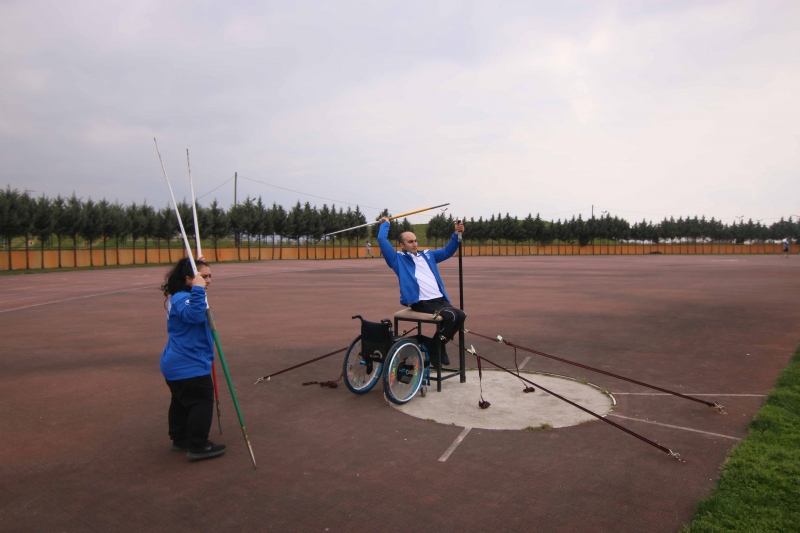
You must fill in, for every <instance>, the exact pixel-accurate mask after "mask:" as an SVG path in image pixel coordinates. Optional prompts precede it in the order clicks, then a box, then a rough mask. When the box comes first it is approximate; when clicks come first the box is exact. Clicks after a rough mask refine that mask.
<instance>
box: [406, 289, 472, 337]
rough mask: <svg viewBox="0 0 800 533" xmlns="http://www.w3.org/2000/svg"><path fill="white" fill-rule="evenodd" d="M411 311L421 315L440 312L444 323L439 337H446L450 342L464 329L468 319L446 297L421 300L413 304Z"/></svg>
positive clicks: (439, 327)
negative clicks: (465, 321)
mask: <svg viewBox="0 0 800 533" xmlns="http://www.w3.org/2000/svg"><path fill="white" fill-rule="evenodd" d="M411 310H412V311H419V312H420V313H433V312H434V311H439V315H441V317H442V321H441V323H440V324H439V325H438V327H437V329H436V331H437V332H438V333H439V335H444V338H445V339H447V340H448V341H451V340H453V336H455V334H456V333H458V331H459V330H460V329H461V328H463V327H464V320H466V319H467V314H466V313H465V312H464V311H462V310H461V309H458V308H457V307H453V305H452V304H451V303H450V302H448V301H447V300H446V299H445V298H444V297H441V298H436V299H434V300H420V301H419V302H417V303H415V304H411Z"/></svg>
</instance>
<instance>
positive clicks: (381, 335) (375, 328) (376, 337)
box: [361, 319, 393, 360]
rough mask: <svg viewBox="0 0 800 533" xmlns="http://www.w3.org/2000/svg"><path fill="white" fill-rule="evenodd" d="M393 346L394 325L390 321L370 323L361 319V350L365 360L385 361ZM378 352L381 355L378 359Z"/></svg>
mask: <svg viewBox="0 0 800 533" xmlns="http://www.w3.org/2000/svg"><path fill="white" fill-rule="evenodd" d="M392 344H393V340H392V323H391V322H390V321H389V320H386V319H384V320H381V321H380V322H369V321H368V320H364V319H361V350H362V354H363V355H364V358H367V357H370V358H372V359H378V360H383V358H384V357H385V356H386V354H387V353H389V349H390V348H391V347H392ZM376 352H378V354H380V355H379V356H377V357H375V356H376Z"/></svg>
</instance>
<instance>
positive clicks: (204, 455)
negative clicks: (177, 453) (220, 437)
mask: <svg viewBox="0 0 800 533" xmlns="http://www.w3.org/2000/svg"><path fill="white" fill-rule="evenodd" d="M223 453H225V445H224V444H214V443H213V442H211V441H208V442H206V444H205V446H203V447H201V448H190V449H189V453H187V454H186V457H188V458H189V459H191V460H192V461H198V460H200V459H208V458H210V457H216V456H218V455H222V454H223Z"/></svg>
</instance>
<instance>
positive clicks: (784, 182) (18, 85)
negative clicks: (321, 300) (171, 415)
mask: <svg viewBox="0 0 800 533" xmlns="http://www.w3.org/2000/svg"><path fill="white" fill-rule="evenodd" d="M798 100H800V3H798V2H779V1H769V2H740V1H730V2H702V1H697V0H695V1H673V2H623V1H620V2H554V1H548V2H536V1H531V0H525V1H520V2H513V1H509V2H489V1H482V2H477V1H475V2H470V1H460V0H445V1H440V2H436V1H432V0H427V1H421V2H413V1H408V0H403V1H397V2H389V1H385V2H381V1H369V2H368V1H364V2H350V1H321V0H320V1H305V2H304V1H291V2H289V1H284V2H252V1H246V2H242V1H226V2H215V1H191V2H190V1H179V0H173V1H169V2H161V1H154V0H137V1H135V2H131V1H130V0H124V1H109V0H104V1H99V0H98V1H94V2H88V1H83V0H71V1H69V2H64V1H53V2H41V1H35V0H24V1H14V0H11V1H9V0H0V184H2V185H3V186H5V185H7V184H8V185H10V186H11V187H12V188H18V189H30V190H32V191H35V192H34V193H33V194H37V195H38V194H42V193H44V194H47V195H49V196H54V195H56V194H59V193H60V194H62V195H68V194H71V193H72V192H73V191H75V192H76V193H77V194H78V195H79V196H82V197H84V198H87V197H92V198H94V199H100V198H103V197H105V198H107V199H109V200H113V199H118V200H119V201H121V202H125V203H127V202H131V201H137V202H139V201H142V200H144V199H146V200H147V201H148V202H149V203H151V204H155V205H156V206H164V205H166V203H167V201H168V193H167V191H166V185H165V183H164V179H163V176H162V174H161V169H160V166H159V164H158V159H157V156H156V153H155V149H154V147H153V137H157V138H158V141H159V147H160V149H161V152H162V154H163V155H164V159H165V163H166V166H167V170H168V172H169V173H170V177H171V178H172V181H173V182H174V188H175V190H176V194H177V195H178V196H184V195H187V194H188V179H187V175H186V159H185V150H186V149H187V148H188V149H189V150H190V154H191V161H192V170H193V176H194V178H195V182H196V189H197V193H198V195H201V194H204V193H206V192H207V191H209V190H211V189H213V188H215V187H217V186H219V185H221V184H222V183H224V182H225V180H228V179H229V178H231V177H232V176H233V173H234V171H238V173H239V196H240V198H242V197H244V196H245V195H248V194H250V195H254V196H258V195H261V196H262V197H263V198H264V200H265V201H266V202H268V203H271V202H273V201H277V202H278V203H281V204H283V205H290V204H293V203H294V202H295V201H297V200H298V199H299V200H301V201H303V202H305V201H311V202H312V204H317V205H320V206H321V204H322V203H330V202H329V201H328V200H323V199H321V198H315V197H314V196H309V195H305V194H297V193H294V192H290V191H286V190H283V189H278V188H275V187H271V186H269V185H265V184H263V183H258V182H265V183H269V184H271V185H276V186H280V187H284V188H288V189H294V190H297V191H301V192H304V193H308V194H310V195H316V196H318V197H324V198H330V199H335V200H338V201H339V202H337V203H339V204H340V205H345V206H346V204H343V203H342V202H350V203H353V204H356V203H357V204H360V205H361V206H362V207H363V208H364V210H365V212H366V213H367V215H368V216H372V215H374V214H376V213H377V212H376V211H375V210H374V209H371V208H375V207H377V208H380V207H389V208H391V209H392V210H393V212H395V213H397V212H400V211H404V210H411V209H415V208H418V207H422V206H425V205H432V204H438V203H443V202H451V203H452V204H453V211H454V212H455V213H456V214H460V213H463V214H466V215H467V216H475V217H477V216H479V215H483V216H486V215H489V214H491V213H496V212H500V211H502V212H503V213H505V212H511V214H512V215H514V214H516V215H521V216H524V215H526V214H527V213H528V212H533V213H534V214H535V213H537V212H539V213H542V214H543V215H545V216H546V218H548V219H550V218H559V217H565V216H566V217H569V216H572V215H577V214H579V213H581V214H583V215H584V216H587V215H588V214H589V212H590V206H591V205H592V204H594V205H595V206H596V207H595V213H596V214H597V213H598V212H599V211H603V210H608V211H610V212H611V213H612V214H616V215H620V216H623V217H625V218H627V219H629V220H633V219H641V218H645V217H646V218H648V219H660V218H662V216H663V215H675V216H676V217H677V216H678V215H684V216H685V215H695V214H698V215H703V214H705V215H707V216H709V217H710V216H716V217H717V218H722V219H724V220H726V221H732V220H733V217H734V216H739V215H745V216H746V217H752V218H753V219H764V222H766V223H769V222H771V221H773V219H777V218H779V217H781V216H784V215H786V216H788V215H792V214H794V215H798V214H800V205H798V199H799V198H800V105H798ZM254 180H255V181H254ZM214 197H216V198H217V199H218V200H219V202H221V203H222V204H224V205H229V204H230V203H232V202H233V182H230V183H227V184H225V185H224V186H222V187H221V188H219V189H217V190H216V191H214V192H212V193H211V194H208V195H205V196H204V197H203V199H202V200H201V203H204V204H206V203H208V202H209V201H210V200H212V199H213V198H214ZM365 206H369V207H365ZM419 221H422V220H419Z"/></svg>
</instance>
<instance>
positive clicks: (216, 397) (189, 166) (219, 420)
mask: <svg viewBox="0 0 800 533" xmlns="http://www.w3.org/2000/svg"><path fill="white" fill-rule="evenodd" d="M186 168H187V169H188V170H189V188H190V189H191V191H192V216H193V217H194V242H195V246H196V249H197V257H201V256H202V255H203V250H202V249H201V248H200V226H199V224H198V223H197V201H196V200H195V197H194V180H193V179H192V164H191V163H190V162H189V149H188V148H187V149H186ZM190 255H191V254H190ZM206 307H208V300H206ZM211 380H212V381H213V382H214V403H215V404H216V406H217V425H219V434H220V435H222V416H221V413H220V410H219V388H218V387H217V369H216V365H215V364H214V361H211Z"/></svg>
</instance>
